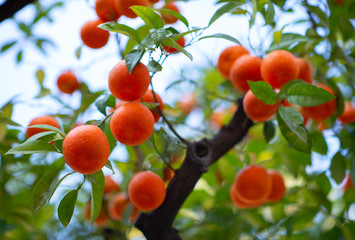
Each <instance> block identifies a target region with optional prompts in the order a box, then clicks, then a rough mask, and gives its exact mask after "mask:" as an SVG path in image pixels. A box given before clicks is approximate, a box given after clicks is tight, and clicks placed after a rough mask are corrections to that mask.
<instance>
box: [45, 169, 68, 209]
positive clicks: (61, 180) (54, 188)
mask: <svg viewBox="0 0 355 240" xmlns="http://www.w3.org/2000/svg"><path fill="white" fill-rule="evenodd" d="M73 173H75V172H71V173H67V174H66V175H64V176H63V177H62V178H61V179H59V180H58V181H57V183H56V184H55V185H54V187H53V188H51V193H50V194H49V197H48V200H47V206H48V204H49V202H50V200H51V198H52V197H53V194H54V193H55V191H56V190H57V188H58V187H59V185H60V184H61V183H62V182H63V180H64V179H65V178H66V177H68V176H69V175H72V174H73Z"/></svg>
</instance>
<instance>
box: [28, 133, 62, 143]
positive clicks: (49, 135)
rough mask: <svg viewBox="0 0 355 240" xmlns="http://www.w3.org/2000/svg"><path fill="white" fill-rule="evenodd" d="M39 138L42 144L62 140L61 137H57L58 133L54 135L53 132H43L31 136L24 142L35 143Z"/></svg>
mask: <svg viewBox="0 0 355 240" xmlns="http://www.w3.org/2000/svg"><path fill="white" fill-rule="evenodd" d="M40 138H41V141H44V142H51V141H54V140H59V139H63V137H62V136H60V135H58V133H56V132H54V131H45V132H40V133H37V134H35V135H33V136H31V137H30V138H29V139H27V140H26V142H32V141H35V140H37V139H40ZM44 139H45V140H44Z"/></svg>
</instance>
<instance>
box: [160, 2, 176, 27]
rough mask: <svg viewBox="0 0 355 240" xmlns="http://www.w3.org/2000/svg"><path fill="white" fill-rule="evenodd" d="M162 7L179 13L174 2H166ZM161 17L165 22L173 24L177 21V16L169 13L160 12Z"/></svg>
mask: <svg viewBox="0 0 355 240" xmlns="http://www.w3.org/2000/svg"><path fill="white" fill-rule="evenodd" d="M163 9H169V10H172V11H174V12H177V13H180V10H179V8H178V7H177V6H176V4H175V2H168V3H167V4H165V5H164V6H163ZM161 18H162V19H163V21H164V23H165V24H173V23H176V22H177V20H178V19H177V18H176V17H174V16H173V15H171V14H169V13H161Z"/></svg>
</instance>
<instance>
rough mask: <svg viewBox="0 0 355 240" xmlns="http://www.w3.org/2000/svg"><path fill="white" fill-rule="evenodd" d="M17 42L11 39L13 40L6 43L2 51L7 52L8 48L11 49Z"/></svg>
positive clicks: (0, 50)
mask: <svg viewBox="0 0 355 240" xmlns="http://www.w3.org/2000/svg"><path fill="white" fill-rule="evenodd" d="M16 43H17V41H11V42H8V43H5V44H4V45H3V46H2V47H1V49H0V52H1V53H3V52H5V51H6V50H8V49H10V48H11V47H12V46H14V45H15V44H16Z"/></svg>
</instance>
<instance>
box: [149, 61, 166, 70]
mask: <svg viewBox="0 0 355 240" xmlns="http://www.w3.org/2000/svg"><path fill="white" fill-rule="evenodd" d="M147 68H148V70H149V72H152V73H155V72H160V71H161V70H162V69H163V67H162V66H161V65H160V64H159V63H158V62H157V61H155V60H150V61H149V63H148V65H147Z"/></svg>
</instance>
